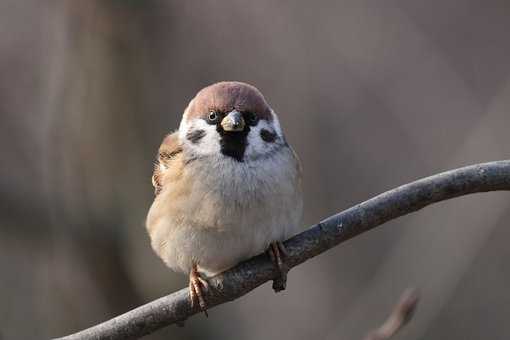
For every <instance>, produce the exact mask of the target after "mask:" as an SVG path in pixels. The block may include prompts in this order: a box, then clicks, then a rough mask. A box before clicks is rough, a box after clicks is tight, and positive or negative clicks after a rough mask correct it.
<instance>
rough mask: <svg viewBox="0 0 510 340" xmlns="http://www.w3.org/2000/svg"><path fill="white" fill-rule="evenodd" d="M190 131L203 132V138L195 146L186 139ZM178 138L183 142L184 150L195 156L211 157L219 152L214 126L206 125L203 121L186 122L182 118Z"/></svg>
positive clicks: (217, 135)
mask: <svg viewBox="0 0 510 340" xmlns="http://www.w3.org/2000/svg"><path fill="white" fill-rule="evenodd" d="M192 130H204V131H205V135H204V137H202V139H200V141H198V143H196V144H195V143H192V142H190V141H189V140H188V139H187V138H186V135H187V133H188V132H189V131H192ZM179 138H180V140H181V141H183V145H184V147H185V148H187V149H188V150H191V151H192V152H193V153H195V154H197V155H211V154H218V153H219V152H220V136H219V134H218V132H217V131H216V125H210V124H207V122H206V121H205V120H203V119H200V118H197V119H194V120H192V121H191V122H188V121H185V119H184V118H183V120H182V122H181V125H180V126H179Z"/></svg>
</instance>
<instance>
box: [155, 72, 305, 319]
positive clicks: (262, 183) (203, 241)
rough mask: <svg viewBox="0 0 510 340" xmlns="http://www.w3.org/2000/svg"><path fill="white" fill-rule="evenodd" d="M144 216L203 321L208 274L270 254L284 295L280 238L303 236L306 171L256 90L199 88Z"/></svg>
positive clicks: (159, 163) (172, 138)
mask: <svg viewBox="0 0 510 340" xmlns="http://www.w3.org/2000/svg"><path fill="white" fill-rule="evenodd" d="M152 183H153V186H154V189H155V198H154V202H153V203H152V206H151V207H150V210H149V212H148V216H147V223H146V227H147V231H148V234H149V236H150V240H151V246H152V248H153V249H154V251H155V252H156V254H157V255H158V256H159V257H160V258H161V259H162V260H163V261H164V263H165V264H166V265H167V266H168V267H170V268H171V269H173V270H174V271H180V272H183V273H186V274H188V275H189V296H190V300H191V305H192V306H193V305H195V304H196V303H198V305H199V308H200V309H201V310H202V311H203V312H205V314H206V315H207V303H206V300H205V294H204V292H205V291H206V290H207V289H208V284H207V277H210V276H212V275H215V274H217V273H220V272H222V271H224V270H226V269H229V268H231V267H233V266H235V265H236V264H237V263H239V262H241V261H243V260H245V259H248V258H250V257H252V256H255V255H257V254H260V253H263V252H264V251H266V250H267V252H268V254H269V256H270V258H271V260H272V262H273V263H274V265H275V266H276V268H277V270H278V273H279V275H278V278H276V279H275V280H274V281H273V288H274V289H275V291H280V290H283V289H285V285H286V274H287V271H288V269H287V268H286V265H285V256H286V255H287V253H286V249H285V247H284V246H283V243H282V241H284V240H286V239H287V238H289V237H291V236H293V235H294V234H296V233H297V232H298V231H299V230H300V223H301V217H302V209H303V200H302V189H301V166H300V162H299V160H298V157H297V156H296V154H295V152H294V151H293V149H292V148H291V147H290V145H289V144H288V143H287V141H286V139H285V136H284V134H283V132H282V129H281V126H280V123H279V120H278V117H277V115H276V113H275V112H274V110H273V109H272V108H271V107H270V106H269V105H268V103H267V102H266V100H265V98H264V96H263V95H262V93H261V92H260V91H259V90H258V89H257V88H255V87H254V86H252V85H249V84H246V83H242V82H236V81H229V82H220V83H216V84H213V85H210V86H208V87H205V88H204V89H202V90H200V91H199V92H198V93H197V95H196V96H195V97H194V98H193V99H192V100H191V101H190V103H189V105H188V106H187V108H186V109H185V111H184V114H183V116H182V120H181V123H180V125H179V129H178V131H175V132H173V133H171V134H169V135H167V136H166V137H165V138H164V139H163V142H162V144H161V146H160V148H159V152H158V156H157V160H156V164H155V168H154V173H153V176H152Z"/></svg>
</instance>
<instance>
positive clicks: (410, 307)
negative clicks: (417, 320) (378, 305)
mask: <svg viewBox="0 0 510 340" xmlns="http://www.w3.org/2000/svg"><path fill="white" fill-rule="evenodd" d="M417 304H418V294H417V293H416V291H415V290H414V289H408V290H406V291H405V292H404V293H402V295H401V296H400V300H399V301H398V303H397V304H396V305H395V307H393V311H392V312H391V314H390V316H389V317H388V318H387V319H386V321H384V323H383V324H382V325H381V326H380V327H379V328H377V329H376V330H375V331H372V332H370V333H369V334H368V335H367V336H366V337H365V340H388V339H390V338H391V337H392V336H394V335H395V334H397V332H398V331H399V330H401V329H402V327H404V326H405V325H406V324H407V323H408V322H409V320H411V318H412V317H413V314H414V311H415V309H416V305H417Z"/></svg>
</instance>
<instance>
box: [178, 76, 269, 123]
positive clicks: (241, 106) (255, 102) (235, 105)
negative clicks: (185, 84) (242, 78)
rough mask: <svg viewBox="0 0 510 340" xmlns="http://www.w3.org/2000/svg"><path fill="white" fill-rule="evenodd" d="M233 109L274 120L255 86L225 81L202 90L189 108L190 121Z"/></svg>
mask: <svg viewBox="0 0 510 340" xmlns="http://www.w3.org/2000/svg"><path fill="white" fill-rule="evenodd" d="M233 109H236V110H238V111H239V112H245V111H248V112H252V113H254V114H256V115H257V116H258V117H259V118H260V119H266V120H269V121H270V120H272V116H271V109H270V108H269V105H268V104H267V102H266V100H265V99H264V96H263V95H262V93H260V91H259V90H258V89H257V88H256V87H255V86H252V85H249V84H246V83H241V82H237V81H224V82H220V83H216V84H213V85H210V86H207V87H205V88H203V89H202V90H200V91H199V92H198V93H197V95H196V96H195V98H194V99H193V100H192V101H191V102H190V104H189V106H188V108H187V111H188V119H190V118H205V117H207V115H208V114H209V112H211V111H219V112H224V113H226V112H230V111H232V110H233Z"/></svg>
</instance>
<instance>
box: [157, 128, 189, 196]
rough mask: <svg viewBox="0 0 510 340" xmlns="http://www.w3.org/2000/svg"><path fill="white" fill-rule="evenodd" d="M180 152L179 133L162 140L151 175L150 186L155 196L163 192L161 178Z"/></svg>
mask: <svg viewBox="0 0 510 340" xmlns="http://www.w3.org/2000/svg"><path fill="white" fill-rule="evenodd" d="M181 152H182V148H181V145H180V143H179V133H178V132H177V131H176V132H174V133H172V134H169V135H168V136H166V137H165V139H163V142H162V143H161V146H160V147H159V151H158V158H157V160H156V163H155V165H154V172H153V174H152V185H153V186H154V194H155V195H156V196H157V195H158V194H159V193H160V192H161V190H163V182H162V177H163V174H164V173H165V172H166V171H167V170H168V169H169V167H170V163H171V162H172V160H173V159H174V158H175V156H176V155H178V154H179V153H181Z"/></svg>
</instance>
